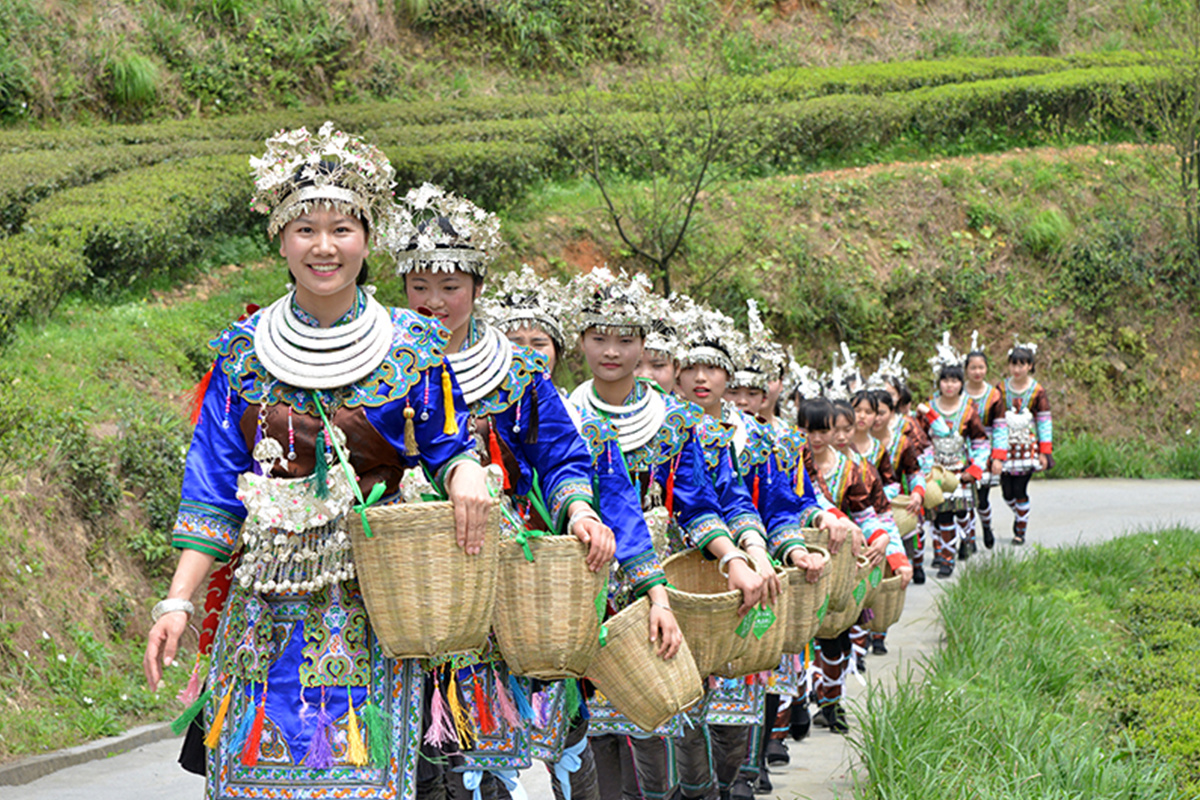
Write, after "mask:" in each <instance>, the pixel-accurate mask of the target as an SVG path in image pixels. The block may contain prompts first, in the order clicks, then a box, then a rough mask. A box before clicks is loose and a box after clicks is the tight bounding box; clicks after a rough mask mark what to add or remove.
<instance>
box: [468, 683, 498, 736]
mask: <svg viewBox="0 0 1200 800" xmlns="http://www.w3.org/2000/svg"><path fill="white" fill-rule="evenodd" d="M471 683H473V684H474V688H473V689H472V692H473V694H474V696H475V716H476V717H478V719H479V730H480V731H481V732H482V733H484V734H489V733H492V732H494V731H495V730H496V720H495V719H494V718H493V717H492V710H491V709H490V708H489V707H488V701H487V695H486V694H485V693H484V691H483V679H482V678H481V677H479V674H478V673H477V672H475V670H474V669H472V670H471Z"/></svg>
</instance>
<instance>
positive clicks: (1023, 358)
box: [1008, 347, 1037, 373]
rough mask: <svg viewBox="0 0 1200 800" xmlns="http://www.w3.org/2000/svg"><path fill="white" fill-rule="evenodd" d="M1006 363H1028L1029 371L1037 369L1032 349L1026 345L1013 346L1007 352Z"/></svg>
mask: <svg viewBox="0 0 1200 800" xmlns="http://www.w3.org/2000/svg"><path fill="white" fill-rule="evenodd" d="M1008 363H1010V364H1028V365H1029V371H1030V372H1031V373H1032V372H1033V371H1034V370H1036V369H1037V360H1036V359H1035V358H1034V355H1033V351H1032V350H1030V349H1029V348H1028V347H1014V348H1013V349H1012V351H1011V352H1010V353H1009V354H1008Z"/></svg>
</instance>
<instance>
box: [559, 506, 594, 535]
mask: <svg viewBox="0 0 1200 800" xmlns="http://www.w3.org/2000/svg"><path fill="white" fill-rule="evenodd" d="M581 519H594V520H596V522H600V515H599V514H597V513H596V511H595V509H593V508H592V507H591V506H588V507H587V508H582V509H580V510H579V511H576V512H575V513H574V514H572V515H571V517H570V518H569V519H568V520H567V533H569V534H571V535H572V536H574V535H575V526H576V525H577V524H578V523H579V521H580V520H581Z"/></svg>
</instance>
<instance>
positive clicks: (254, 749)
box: [242, 689, 267, 767]
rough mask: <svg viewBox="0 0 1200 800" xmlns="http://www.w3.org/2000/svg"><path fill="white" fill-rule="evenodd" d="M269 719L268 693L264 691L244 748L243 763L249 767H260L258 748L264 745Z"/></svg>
mask: <svg viewBox="0 0 1200 800" xmlns="http://www.w3.org/2000/svg"><path fill="white" fill-rule="evenodd" d="M266 718H267V692H266V689H264V690H263V698H262V701H261V702H259V704H258V711H255V712H254V724H253V725H251V726H250V736H249V737H248V738H247V739H246V746H245V747H243V748H242V763H243V764H245V765H246V766H247V767H254V766H257V765H258V748H259V746H260V745H261V744H262V732H263V723H264V722H265V721H266Z"/></svg>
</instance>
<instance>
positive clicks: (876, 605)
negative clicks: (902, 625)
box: [867, 569, 908, 633]
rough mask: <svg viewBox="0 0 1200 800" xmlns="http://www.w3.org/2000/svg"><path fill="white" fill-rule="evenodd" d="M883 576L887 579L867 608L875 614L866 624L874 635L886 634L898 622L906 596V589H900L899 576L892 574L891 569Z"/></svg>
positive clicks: (880, 585)
mask: <svg viewBox="0 0 1200 800" xmlns="http://www.w3.org/2000/svg"><path fill="white" fill-rule="evenodd" d="M885 574H886V575H887V577H885V578H884V579H883V581H882V582H881V583H880V584H879V587H878V588H877V589H876V590H875V594H874V596H873V597H872V598H871V605H870V606H868V608H870V609H871V610H872V611H874V612H875V616H874V618H872V619H871V621H870V622H869V623H867V627H868V628H869V629H870V630H871V631H873V632H874V633H886V632H887V629H888V628H890V627H892V626H893V625H895V624H896V622H898V621H899V619H900V615H901V614H903V613H904V600H905V598H906V597H907V596H908V589H907V587H905V588H903V589H902V588H900V576H899V575H895V574H893V573H892V571H891V569H887V570H885Z"/></svg>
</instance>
